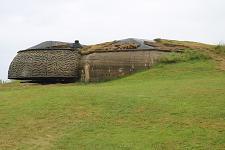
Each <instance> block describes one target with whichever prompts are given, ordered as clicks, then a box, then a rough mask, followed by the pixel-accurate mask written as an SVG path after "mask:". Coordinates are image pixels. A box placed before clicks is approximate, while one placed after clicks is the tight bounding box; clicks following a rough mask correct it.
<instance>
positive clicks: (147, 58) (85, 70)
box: [80, 51, 166, 82]
mask: <svg viewBox="0 0 225 150" xmlns="http://www.w3.org/2000/svg"><path fill="white" fill-rule="evenodd" d="M165 54H166V52H160V51H126V52H105V53H93V54H89V55H84V56H83V57H82V58H81V64H80V72H81V81H85V82H92V81H94V82H95V81H104V80H110V79H113V78H117V77H121V76H125V75H128V74H132V73H134V72H136V71H140V70H144V69H149V68H151V67H152V65H153V64H154V63H156V62H157V60H159V58H160V57H161V56H162V55H165Z"/></svg>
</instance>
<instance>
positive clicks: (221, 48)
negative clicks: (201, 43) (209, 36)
mask: <svg viewBox="0 0 225 150" xmlns="http://www.w3.org/2000/svg"><path fill="white" fill-rule="evenodd" d="M215 52H216V53H219V54H224V55H225V44H218V45H217V46H216V47H215Z"/></svg>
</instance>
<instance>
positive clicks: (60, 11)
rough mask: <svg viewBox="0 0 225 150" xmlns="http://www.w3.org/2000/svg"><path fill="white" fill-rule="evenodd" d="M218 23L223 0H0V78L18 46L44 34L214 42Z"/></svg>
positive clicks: (93, 39) (222, 21)
mask: <svg viewBox="0 0 225 150" xmlns="http://www.w3.org/2000/svg"><path fill="white" fill-rule="evenodd" d="M224 27H225V1H224V0H0V52H1V53H0V79H6V78H7V71H8V66H9V63H10V61H11V60H12V59H13V57H14V56H15V55H16V52H17V51H18V50H20V49H26V48H28V47H31V46H33V45H35V44H38V43H40V42H42V41H46V40H58V41H65V42H73V41H74V40H75V39H79V40H80V42H81V43H83V44H93V43H99V42H104V41H110V40H114V39H122V38H128V37H134V38H143V39H153V38H159V37H160V38H168V39H178V40H192V41H199V42H205V43H219V42H224V41H225V29H224Z"/></svg>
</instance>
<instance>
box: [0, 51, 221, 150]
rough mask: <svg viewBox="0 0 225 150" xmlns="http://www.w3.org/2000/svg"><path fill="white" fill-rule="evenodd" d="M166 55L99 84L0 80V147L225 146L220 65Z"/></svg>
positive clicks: (215, 61)
mask: <svg viewBox="0 0 225 150" xmlns="http://www.w3.org/2000/svg"><path fill="white" fill-rule="evenodd" d="M205 52H206V53H208V52H209V51H208V50H207V51H205ZM208 54H209V55H210V56H212V57H213V58H218V59H219V58H220V56H221V55H217V54H216V53H215V54H214V53H211V52H209V53H208ZM171 57H172V58H173V59H174V56H169V57H168V58H166V59H165V60H166V61H164V62H167V61H168V60H169V62H171V63H170V64H165V63H162V64H159V65H156V66H154V67H153V68H152V69H151V70H148V71H144V72H140V73H137V74H135V75H132V76H129V77H126V78H122V79H118V80H114V81H109V82H104V83H92V84H84V83H73V84H50V85H38V84H20V83H10V84H4V85H0V149H71V150H72V149H225V130H224V129H225V72H224V71H223V70H222V69H221V67H219V66H220V62H218V59H196V57H191V58H195V59H188V60H185V59H176V60H182V61H175V62H177V63H174V62H173V61H170V60H171ZM175 58H177V56H175ZM179 58H180V57H179ZM197 58H198V57H197ZM221 58H222V57H221ZM173 59H172V60H173Z"/></svg>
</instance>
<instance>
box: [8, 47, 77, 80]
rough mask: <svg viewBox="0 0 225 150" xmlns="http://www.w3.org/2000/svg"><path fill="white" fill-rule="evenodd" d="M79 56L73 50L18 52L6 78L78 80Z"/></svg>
mask: <svg viewBox="0 0 225 150" xmlns="http://www.w3.org/2000/svg"><path fill="white" fill-rule="evenodd" d="M79 60H80V54H78V51H74V50H65V49H62V50H60V49H57V50H46V49H41V50H40V49H39V50H35V49H34V50H26V51H20V52H18V54H17V55H16V57H15V58H14V59H13V61H12V63H11V64H10V67H9V72H8V78H9V79H20V80H27V79H28V80H29V79H31V80H35V79H43V78H74V79H78V78H79V72H78V66H79Z"/></svg>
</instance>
